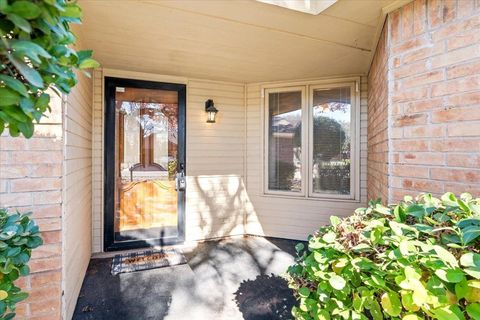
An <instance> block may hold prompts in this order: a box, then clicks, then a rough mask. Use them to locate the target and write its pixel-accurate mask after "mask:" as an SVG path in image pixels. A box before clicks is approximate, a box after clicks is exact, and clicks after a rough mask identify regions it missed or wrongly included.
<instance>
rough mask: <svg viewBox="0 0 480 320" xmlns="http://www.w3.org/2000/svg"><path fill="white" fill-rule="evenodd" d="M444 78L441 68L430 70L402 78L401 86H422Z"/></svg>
mask: <svg viewBox="0 0 480 320" xmlns="http://www.w3.org/2000/svg"><path fill="white" fill-rule="evenodd" d="M444 79H445V76H444V71H443V70H437V71H431V72H427V73H424V74H420V75H417V76H414V77H409V78H406V79H404V80H403V86H404V87H405V88H412V87H418V86H424V85H427V84H431V83H434V82H439V81H441V80H444Z"/></svg>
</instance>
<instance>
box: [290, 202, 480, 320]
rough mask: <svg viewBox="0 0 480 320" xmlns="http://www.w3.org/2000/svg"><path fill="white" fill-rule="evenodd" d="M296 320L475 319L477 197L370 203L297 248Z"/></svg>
mask: <svg viewBox="0 0 480 320" xmlns="http://www.w3.org/2000/svg"><path fill="white" fill-rule="evenodd" d="M297 252H298V258H297V261H296V263H295V264H294V265H292V266H291V267H289V269H288V275H287V277H288V281H289V285H290V287H291V288H292V289H294V292H295V294H296V297H297V298H298V301H299V305H298V306H297V307H294V308H293V310H292V314H293V316H294V317H295V318H296V319H305V320H307V319H315V320H319V319H320V320H327V319H345V320H347V319H362V320H366V319H373V320H381V319H402V320H421V319H439V320H465V319H474V320H480V199H474V198H472V196H471V195H470V194H468V193H465V194H462V195H461V196H460V197H456V196H455V195H454V194H453V193H446V194H444V195H443V196H442V197H441V198H435V197H433V196H432V195H430V194H421V195H419V196H418V197H416V198H415V199H413V198H412V197H405V199H404V200H403V201H401V202H400V203H398V204H396V205H389V206H383V205H382V204H381V203H380V202H379V201H371V202H370V203H369V207H368V208H360V209H357V210H356V211H355V213H354V214H353V215H352V216H350V217H347V218H343V219H340V218H338V217H331V224H330V225H328V226H325V227H322V228H320V230H319V231H318V232H316V233H315V234H314V235H312V236H310V237H309V241H308V245H307V247H305V246H304V244H299V245H297Z"/></svg>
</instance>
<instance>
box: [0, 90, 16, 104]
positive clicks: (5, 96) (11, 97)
mask: <svg viewBox="0 0 480 320" xmlns="http://www.w3.org/2000/svg"><path fill="white" fill-rule="evenodd" d="M0 97H2V98H1V99H0V107H5V106H11V105H16V104H18V103H19V102H20V95H19V94H18V93H17V92H15V91H13V90H11V89H8V88H0Z"/></svg>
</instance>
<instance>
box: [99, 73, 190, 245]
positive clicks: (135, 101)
mask: <svg viewBox="0 0 480 320" xmlns="http://www.w3.org/2000/svg"><path fill="white" fill-rule="evenodd" d="M184 114H185V86H184V85H175V84H164V83H155V82H145V81H134V80H125V79H115V78H106V117H105V119H106V122H105V125H106V126H105V128H106V131H105V172H106V176H105V249H106V250H109V249H119V248H132V247H143V246H151V245H161V244H171V243H177V242H179V241H182V240H183V208H184V198H185V196H184V191H185V190H183V189H181V188H178V187H177V180H178V179H182V176H183V175H184V169H185V162H184V157H185V149H184V147H185V115H184Z"/></svg>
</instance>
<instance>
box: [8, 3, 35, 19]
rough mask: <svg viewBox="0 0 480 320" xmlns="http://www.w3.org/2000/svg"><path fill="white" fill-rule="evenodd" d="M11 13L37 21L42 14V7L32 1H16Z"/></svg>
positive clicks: (11, 7)
mask: <svg viewBox="0 0 480 320" xmlns="http://www.w3.org/2000/svg"><path fill="white" fill-rule="evenodd" d="M10 12H12V13H14V14H16V15H18V16H20V17H22V18H24V19H35V18H36V17H38V16H39V15H40V13H41V12H42V11H41V10H40V7H39V6H37V5H36V4H35V3H33V2H30V1H15V2H14V3H12V5H11V6H10Z"/></svg>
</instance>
